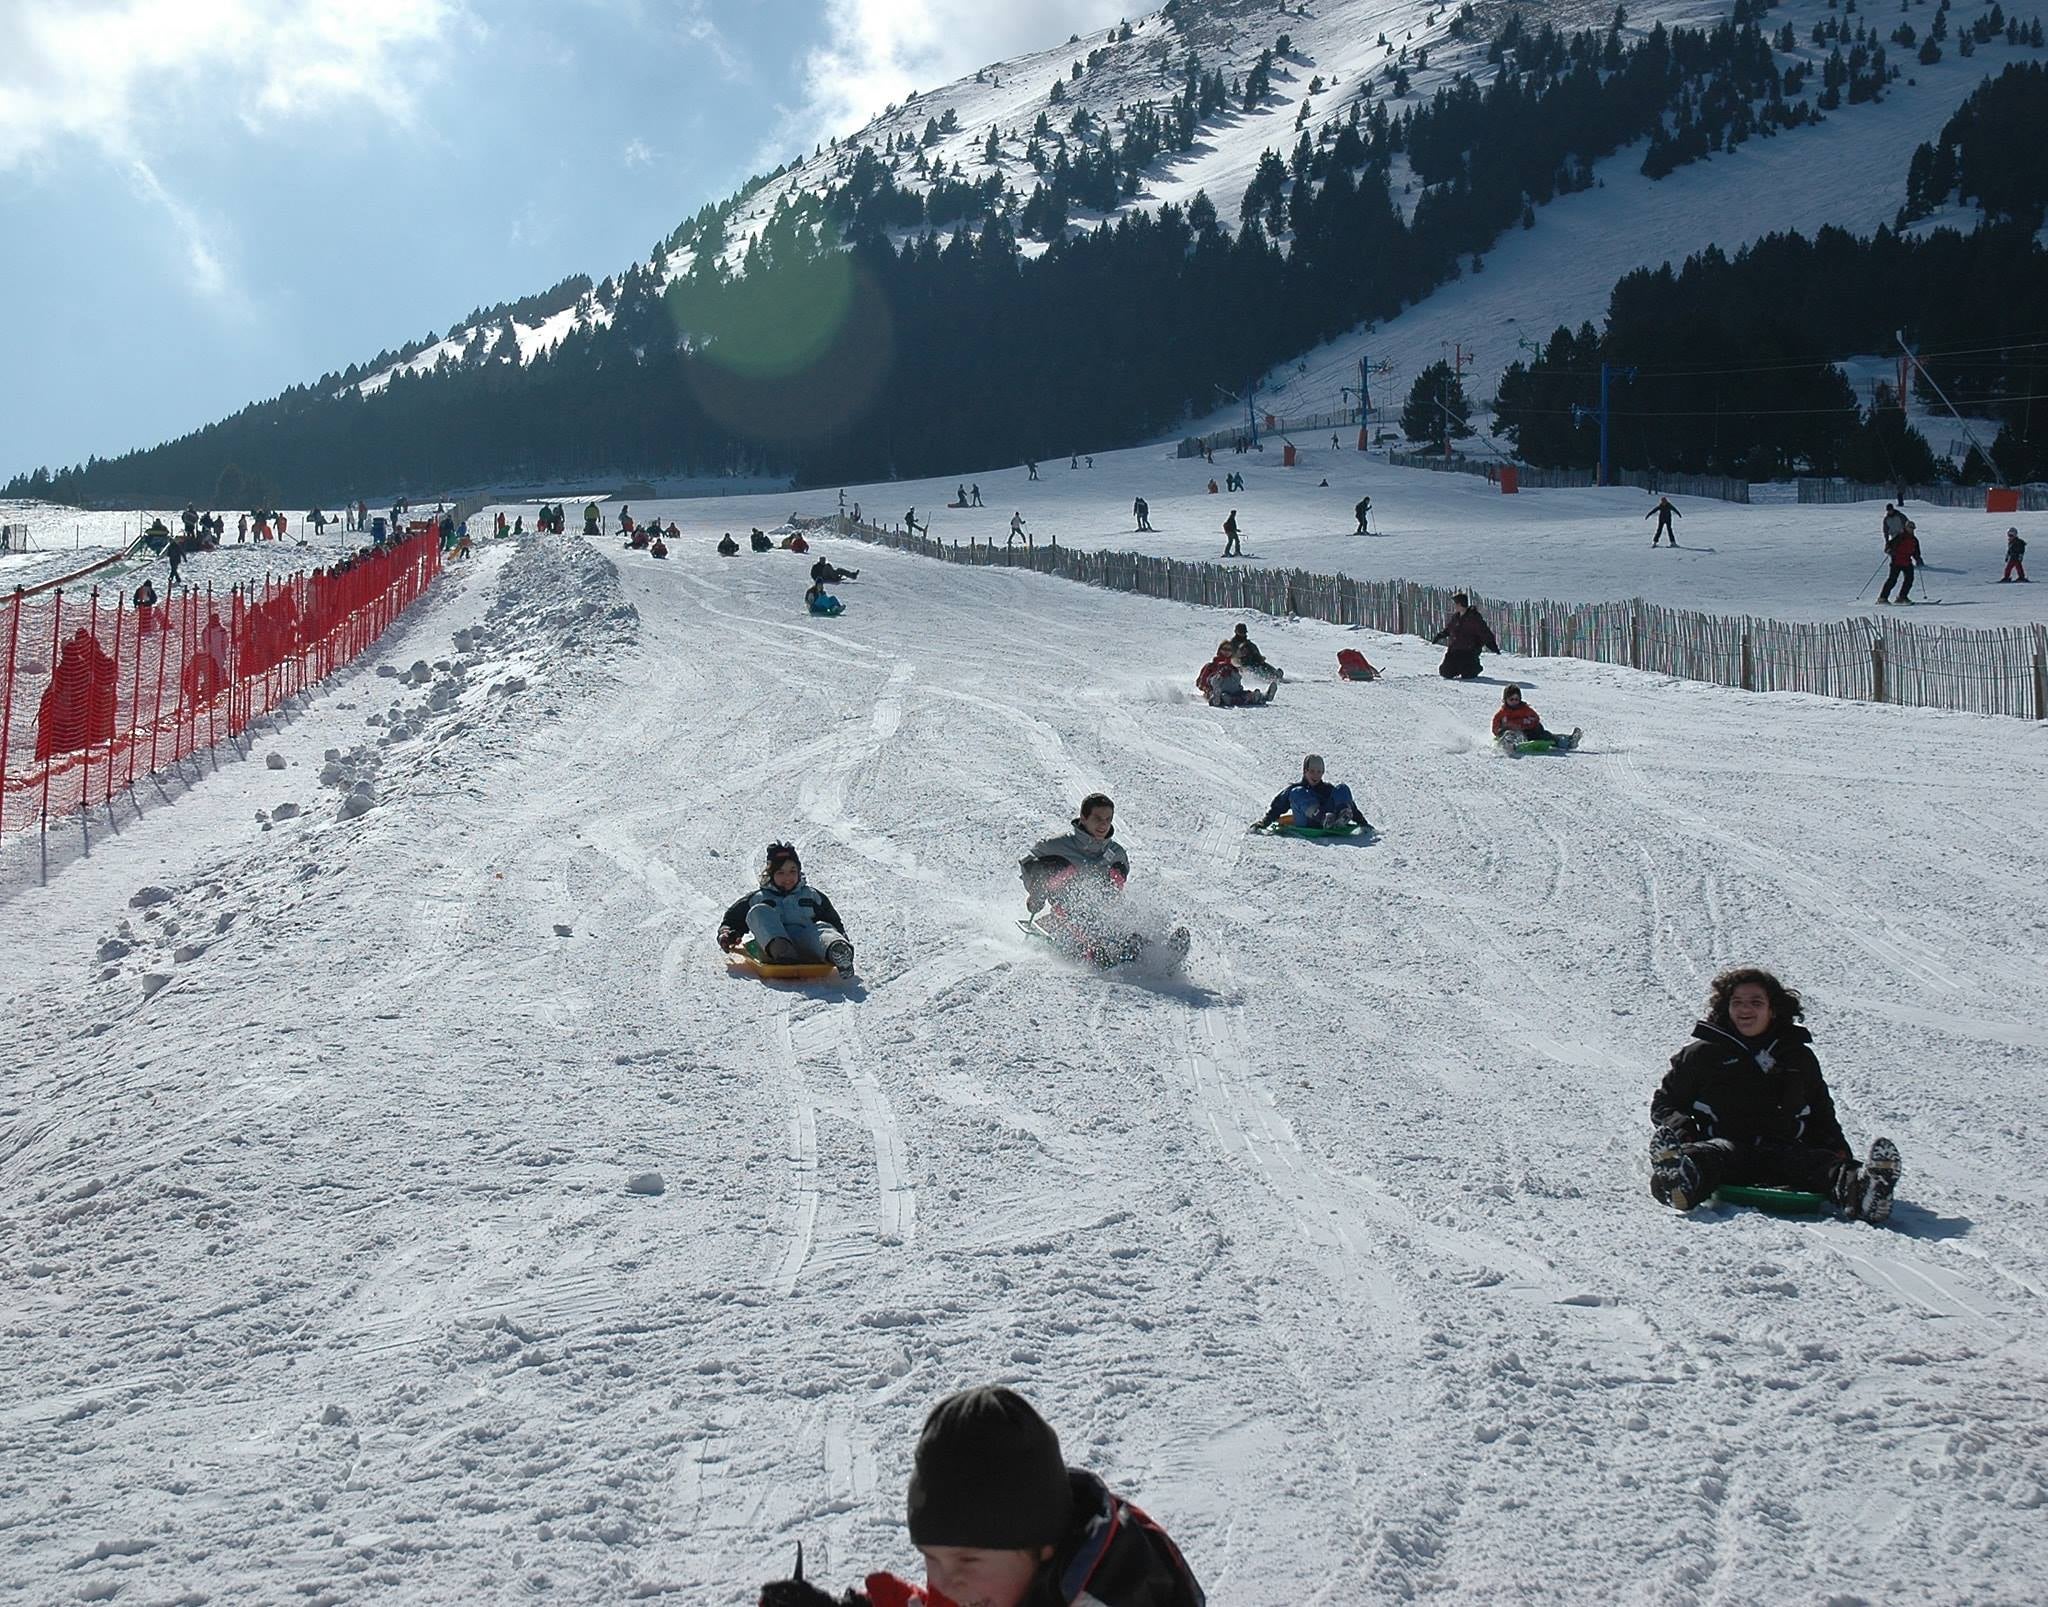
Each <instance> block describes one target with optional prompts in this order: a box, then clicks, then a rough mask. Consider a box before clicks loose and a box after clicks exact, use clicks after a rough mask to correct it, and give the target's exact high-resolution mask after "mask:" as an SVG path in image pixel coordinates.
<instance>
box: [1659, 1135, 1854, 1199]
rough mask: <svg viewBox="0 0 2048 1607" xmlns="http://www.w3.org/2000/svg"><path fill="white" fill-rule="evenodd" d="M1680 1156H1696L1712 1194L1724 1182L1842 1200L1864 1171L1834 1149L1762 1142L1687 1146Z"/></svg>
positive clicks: (1705, 1190)
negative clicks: (1802, 1190)
mask: <svg viewBox="0 0 2048 1607" xmlns="http://www.w3.org/2000/svg"><path fill="white" fill-rule="evenodd" d="M1679 1149H1680V1153H1681V1154H1685V1155H1689V1156H1691V1157H1692V1159H1693V1162H1694V1164H1696V1165H1697V1166H1698V1167H1699V1169H1700V1182H1701V1185H1702V1191H1703V1193H1706V1194H1711V1193H1713V1192H1714V1190H1715V1189H1717V1188H1719V1187H1720V1186H1721V1185H1722V1184H1723V1183H1747V1184H1749V1185H1750V1186H1752V1187H1754V1188H1784V1189H1806V1190H1809V1191H1810V1192H1812V1193H1815V1194H1825V1195H1826V1196H1827V1197H1828V1198H1829V1199H1831V1200H1832V1199H1838V1198H1840V1194H1841V1191H1842V1190H1846V1189H1847V1187H1848V1186H1849V1181H1850V1179H1853V1178H1855V1177H1857V1176H1859V1175H1860V1171H1861V1169H1860V1168H1859V1167H1858V1166H1857V1164H1856V1163H1855V1162H1854V1161H1852V1160H1846V1159H1844V1158H1843V1157H1842V1156H1840V1155H1837V1154H1835V1153H1834V1152H1833V1151H1832V1150H1825V1149H1809V1148H1807V1146H1806V1145H1804V1144H1785V1143H1780V1142H1778V1141H1777V1140H1775V1139H1759V1140H1757V1141H1756V1142H1755V1143H1751V1144H1738V1145H1736V1146H1735V1147H1734V1148H1733V1149H1724V1148H1722V1146H1721V1145H1719V1144H1714V1143H1702V1144H1683V1145H1681V1146H1679Z"/></svg>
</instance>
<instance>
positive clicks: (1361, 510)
mask: <svg viewBox="0 0 2048 1607" xmlns="http://www.w3.org/2000/svg"><path fill="white" fill-rule="evenodd" d="M1351 511H1352V512H1353V513H1355V514H1356V515H1358V528H1357V530H1355V531H1354V532H1352V533H1353V534H1354V535H1360V536H1369V535H1371V534H1372V532H1371V531H1370V530H1368V529H1367V528H1366V523H1367V521H1368V520H1370V519H1371V517H1372V498H1371V497H1360V498H1359V499H1358V502H1357V504H1356V505H1355V506H1354V507H1353V508H1352V510H1351Z"/></svg>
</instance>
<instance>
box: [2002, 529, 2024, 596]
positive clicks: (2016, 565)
mask: <svg viewBox="0 0 2048 1607" xmlns="http://www.w3.org/2000/svg"><path fill="white" fill-rule="evenodd" d="M2026 557H2027V544H2026V543H2025V542H2024V541H2022V540H2020V527H2019V526H2018V525H2008V526H2007V527H2006V532H2005V573H2004V574H2002V575H2000V576H1999V577H1998V583H1999V584H2000V585H2001V586H2003V585H2004V584H2005V583H2006V582H2007V581H2011V580H2017V581H2018V582H2019V583H2020V584H2021V585H2025V584H2026V583H2027V565H2026Z"/></svg>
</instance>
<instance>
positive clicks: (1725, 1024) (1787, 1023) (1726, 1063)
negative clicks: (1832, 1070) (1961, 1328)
mask: <svg viewBox="0 0 2048 1607" xmlns="http://www.w3.org/2000/svg"><path fill="white" fill-rule="evenodd" d="M1804 1013H1805V1012H1804V1007H1803V1006H1802V1005H1801V1003H1800V999H1799V995H1798V994H1796V993H1794V992H1793V991H1792V990H1791V989H1790V988H1788V987H1786V986H1785V985H1784V983H1782V982H1780V981H1779V980H1778V979H1777V978H1776V977H1775V976H1773V975H1771V973H1770V972H1768V971H1765V970H1760V969H1758V968H1757V967H1755V966H1743V967H1740V968H1738V969H1736V970H1732V971H1723V972H1722V973H1721V974H1720V975H1719V976H1717V977H1715V978H1714V980H1713V984H1712V986H1711V989H1710V991H1709V992H1708V995H1707V1018H1706V1020H1704V1021H1702V1022H1700V1023H1699V1025H1697V1026H1696V1027H1694V1028H1693V1029H1692V1036H1693V1041H1692V1042H1690V1043H1688V1044H1687V1045H1686V1046H1685V1047H1684V1048H1683V1049H1681V1050H1679V1051H1678V1053H1677V1054H1675V1055H1673V1056H1672V1057H1671V1069H1670V1071H1668V1072H1667V1073H1665V1076H1664V1081H1663V1082H1662V1083H1661V1084H1660V1085H1659V1086H1658V1089H1657V1092H1656V1095H1655V1097H1654V1098H1653V1099H1652V1100H1651V1101H1650V1120H1651V1122H1652V1124H1654V1126H1655V1128H1656V1134H1655V1136H1654V1137H1653V1138H1652V1139H1651V1140H1650V1192H1651V1194H1653V1195H1654V1196H1656V1198H1657V1199H1658V1200H1659V1201H1661V1202H1662V1203H1664V1204H1666V1205H1668V1206H1670V1207H1671V1208H1672V1209H1673V1210H1677V1211H1689V1210H1691V1209H1692V1208H1693V1207H1694V1206H1695V1205H1698V1204H1699V1203H1700V1202H1701V1201H1702V1200H1704V1199H1706V1198H1707V1196H1708V1195H1710V1194H1712V1193H1713V1192H1714V1190H1715V1189H1716V1188H1718V1187H1720V1186H1721V1185H1722V1184H1723V1183H1746V1184H1750V1185H1753V1186H1763V1187H1776V1188H1795V1189H1808V1190H1811V1191H1812V1192H1814V1193H1816V1194H1823V1195H1826V1196H1827V1197H1828V1198H1829V1199H1830V1200H1832V1201H1834V1203H1835V1205H1836V1206H1837V1207H1838V1208H1839V1209H1840V1210H1841V1213H1842V1214H1843V1215H1844V1216H1848V1217H1861V1218H1862V1219H1863V1220H1864V1221H1866V1222H1882V1221H1884V1220H1885V1219H1886V1218H1887V1217H1889V1216H1890V1215H1891V1211H1892V1190H1893V1189H1894V1188H1896V1187H1897V1185H1898V1181H1899V1150H1898V1146H1897V1145H1896V1144H1894V1143H1893V1142H1892V1141H1891V1140H1890V1139H1888V1138H1880V1139H1878V1140H1877V1141H1876V1142H1875V1143H1873V1144H1872V1145H1871V1146H1870V1158H1869V1160H1867V1161H1866V1162H1864V1163H1863V1164H1862V1165H1860V1166H1859V1165H1858V1164H1857V1163H1856V1161H1855V1159H1854V1158H1853V1157H1852V1155H1851V1154H1850V1150H1849V1141H1848V1140H1847V1139H1846V1138H1844V1137H1843V1136H1842V1127H1841V1123H1840V1122H1838V1121H1837V1120H1836V1119H1835V1105H1834V1100H1833V1099H1832V1098H1831V1097H1830V1096H1829V1094H1828V1085H1827V1080H1826V1078H1824V1077H1823V1076H1822V1075H1821V1070H1820V1062H1819V1060H1818V1059H1816V1058H1815V1056H1814V1053H1813V1047H1812V1045H1813V1038H1812V1035H1811V1034H1810V1033H1808V1032H1807V1030H1806V1028H1804V1027H1802V1026H1801V1025H1800V1024H1799V1020H1800V1017H1801V1016H1802V1015H1803V1014H1804Z"/></svg>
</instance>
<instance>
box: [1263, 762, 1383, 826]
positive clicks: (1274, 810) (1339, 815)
mask: <svg viewBox="0 0 2048 1607" xmlns="http://www.w3.org/2000/svg"><path fill="white" fill-rule="evenodd" d="M1284 814H1292V815H1293V816H1294V824H1295V825H1297V826H1313V827H1318V828H1321V829H1323V830H1328V829H1329V828H1331V827H1333V826H1350V825H1355V826H1357V827H1358V828H1359V829H1360V830H1361V831H1371V830H1372V822H1371V821H1369V820H1367V819H1366V818H1365V815H1364V813H1363V812H1362V811H1361V810H1360V809H1359V807H1358V805H1357V804H1356V803H1355V802H1353V801H1352V797H1351V789H1350V788H1349V787H1347V786H1344V785H1343V784H1342V783H1337V782H1329V781H1325V780H1324V779H1323V756H1322V755H1321V754H1320V753H1311V754H1309V755H1308V756H1307V757H1306V758H1304V759H1303V760H1302V761H1301V779H1300V780H1299V781H1296V782H1292V783H1290V784H1289V785H1287V786H1285V787H1282V788H1281V789H1280V790H1279V791H1278V792H1277V793H1275V794H1274V795H1273V801H1272V802H1271V803H1270V804H1268V805H1267V806H1266V815H1265V818H1264V819H1263V820H1260V821H1259V822H1257V824H1256V825H1255V826H1254V827H1253V829H1254V830H1257V829H1258V828H1259V827H1262V826H1270V825H1272V824H1273V823H1274V822H1275V821H1277V820H1278V819H1279V818H1280V817H1281V816H1282V815H1284Z"/></svg>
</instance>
